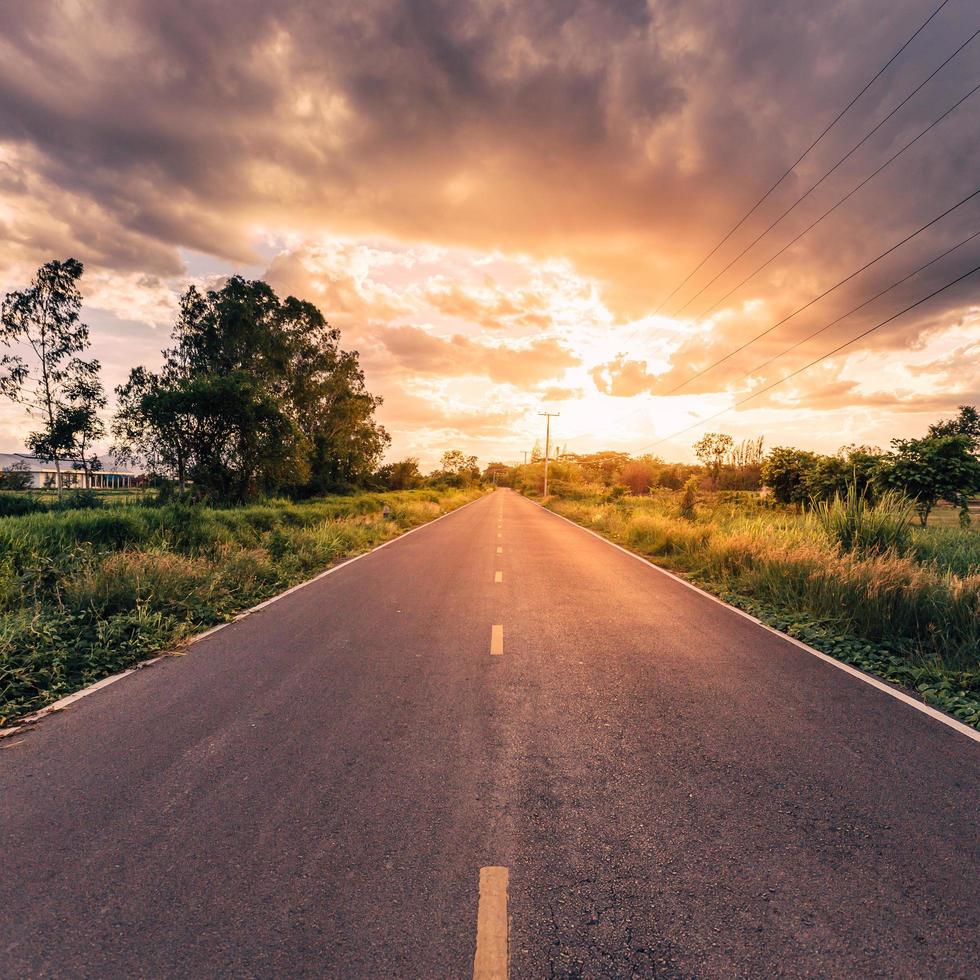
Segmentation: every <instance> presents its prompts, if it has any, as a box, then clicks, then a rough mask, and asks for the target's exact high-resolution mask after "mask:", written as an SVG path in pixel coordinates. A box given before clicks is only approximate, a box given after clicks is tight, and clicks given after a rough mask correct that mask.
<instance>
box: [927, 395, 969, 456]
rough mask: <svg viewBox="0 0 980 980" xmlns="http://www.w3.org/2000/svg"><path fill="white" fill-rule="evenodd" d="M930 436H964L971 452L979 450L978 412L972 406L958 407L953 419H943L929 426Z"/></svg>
mask: <svg viewBox="0 0 980 980" xmlns="http://www.w3.org/2000/svg"><path fill="white" fill-rule="evenodd" d="M929 435H930V436H966V437H967V438H968V439H969V440H970V448H971V449H972V450H973V452H977V451H978V450H980V412H978V411H977V410H976V407H975V406H973V405H960V411H959V414H958V415H957V416H956V418H953V419H943V420H942V421H940V422H934V423H933V424H932V425H930V426H929Z"/></svg>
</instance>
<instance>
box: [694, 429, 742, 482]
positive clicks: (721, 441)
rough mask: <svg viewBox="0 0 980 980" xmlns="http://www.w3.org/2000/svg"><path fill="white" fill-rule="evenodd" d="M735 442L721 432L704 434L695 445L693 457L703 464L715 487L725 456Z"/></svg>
mask: <svg viewBox="0 0 980 980" xmlns="http://www.w3.org/2000/svg"><path fill="white" fill-rule="evenodd" d="M734 444H735V440H734V439H732V437H731V436H729V435H725V434H724V433H723V432H706V433H705V434H704V435H703V436H702V437H701V438H700V439H699V440H698V441H697V442H696V443H695V444H694V455H695V456H697V458H698V459H699V460H701V462H702V463H703V464H704V467H705V469H706V470H707V471H708V473H709V474H710V475H711V479H712V481H713V482H714V484H715V486H717V485H718V476H719V474H720V473H721V466H722V463H724V461H725V456H726V455H728V453H730V452H731V450H732V447H733V446H734Z"/></svg>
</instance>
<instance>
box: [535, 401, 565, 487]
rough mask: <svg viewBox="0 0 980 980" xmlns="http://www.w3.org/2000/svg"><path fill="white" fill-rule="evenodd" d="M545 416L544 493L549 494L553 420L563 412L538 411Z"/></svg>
mask: <svg viewBox="0 0 980 980" xmlns="http://www.w3.org/2000/svg"><path fill="white" fill-rule="evenodd" d="M538 415H543V416H544V417H545V423H544V425H545V428H544V494H543V496H545V497H547V496H548V461H549V459H550V457H551V420H552V419H553V418H557V417H558V416H559V415H561V412H538Z"/></svg>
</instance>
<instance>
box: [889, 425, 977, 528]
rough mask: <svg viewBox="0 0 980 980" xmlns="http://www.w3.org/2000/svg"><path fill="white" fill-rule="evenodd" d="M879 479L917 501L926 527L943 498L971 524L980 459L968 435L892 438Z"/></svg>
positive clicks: (921, 520)
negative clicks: (972, 499)
mask: <svg viewBox="0 0 980 980" xmlns="http://www.w3.org/2000/svg"><path fill="white" fill-rule="evenodd" d="M878 480H879V482H880V483H881V484H882V485H884V486H887V487H892V488H894V489H896V490H900V491H901V492H902V493H904V494H906V495H907V496H908V497H911V498H912V499H913V500H914V501H915V509H916V513H917V514H918V515H919V520H920V522H921V523H922V526H923V527H925V524H926V521H928V519H929V514H930V513H931V512H932V509H933V508H934V507H935V506H936V504H937V503H938V502H939V501H940V500H945V501H946V502H948V503H951V504H953V506H954V507H959V508H960V520H961V522H962V523H963V524H968V523H969V520H970V512H969V505H970V497H971V496H972V495H973V494H975V493H978V492H980V459H978V458H977V455H976V453H975V452H973V449H972V442H971V439H970V437H969V436H968V435H963V434H958V435H944V436H926V437H925V438H924V439H893V440H892V451H891V452H890V453H888V454H887V455H886V456H885V457H884V458H883V460H882V462H881V467H880V469H879V472H878Z"/></svg>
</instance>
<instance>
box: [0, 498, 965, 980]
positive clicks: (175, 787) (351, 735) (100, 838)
mask: <svg viewBox="0 0 980 980" xmlns="http://www.w3.org/2000/svg"><path fill="white" fill-rule="evenodd" d="M498 524H499V527H498ZM498 535H500V536H499V537H498ZM498 548H501V549H502V552H501V553H499V554H498V553H497V550H498ZM498 571H499V572H501V573H502V581H499V582H497V581H495V572H498ZM493 626H500V627H502V630H500V631H497V634H496V635H497V638H498V640H500V641H501V645H502V653H499V654H491V638H492V636H493V633H494V631H492V627H493ZM0 746H2V747H3V748H2V750H0V975H2V976H4V977H14V976H17V977H35V976H72V977H76V976H86V977H117V976H180V977H206V976H258V977H305V976H326V977H371V978H375V977H413V978H430V977H437V978H439V977H471V976H473V958H474V949H475V944H476V938H477V920H478V899H479V896H478V889H479V882H480V869H481V868H488V867H491V866H493V867H499V868H506V869H507V876H508V879H509V887H508V890H507V893H506V900H507V906H506V914H507V919H508V921H509V932H508V934H507V940H508V942H509V957H510V976H511V977H652V976H657V977H733V976H748V977H762V976H766V977H768V976H820V977H838V976H839V977H872V976H882V977H930V978H931V977H970V976H976V971H977V964H978V962H980V928H978V926H980V923H978V906H980V892H978V884H977V880H978V879H977V871H978V860H977V859H978V834H977V814H978V811H980V791H978V786H980V780H978V776H980V766H978V760H980V746H978V745H977V743H975V742H973V741H970V740H969V739H968V738H966V737H965V736H963V735H962V734H959V733H957V732H955V731H952V730H951V729H949V728H948V727H946V726H945V725H943V724H942V723H940V722H938V721H936V720H934V719H932V718H929V717H927V716H925V715H923V714H921V713H920V712H918V711H916V710H915V709H914V708H911V707H910V706H908V705H906V704H903V703H901V702H900V701H897V700H895V699H894V698H891V697H889V696H888V695H886V694H884V693H882V692H881V691H878V690H875V689H874V688H872V687H870V686H868V685H867V684H864V683H862V682H861V681H859V680H857V679H855V678H853V677H851V676H849V675H847V674H845V673H843V672H842V671H840V670H838V669H836V668H835V667H833V666H831V665H828V664H826V663H824V662H823V661H821V660H819V659H817V658H816V657H813V656H811V655H809V654H808V653H806V652H805V651H803V650H800V649H798V648H797V647H794V646H793V645H792V644H790V643H788V642H786V641H784V640H782V639H780V638H779V637H776V636H774V635H772V634H770V633H768V632H767V631H765V630H763V629H761V628H759V627H758V626H756V625H754V624H753V623H751V622H749V621H748V620H746V619H745V618H743V617H740V616H738V615H737V614H735V613H733V612H731V611H730V610H728V609H726V608H725V607H723V606H721V605H719V604H718V603H716V602H713V601H711V600H710V599H708V598H705V597H704V596H701V595H699V594H698V593H696V592H693V591H692V590H690V589H688V588H686V587H685V586H683V585H682V584H679V583H677V582H675V581H673V580H671V579H670V578H668V577H667V576H664V575H662V574H661V573H659V572H657V571H656V570H653V569H651V568H648V567H645V566H644V565H643V564H642V563H640V562H638V561H636V560H635V559H633V558H630V557H628V556H627V555H624V554H623V553H621V552H620V551H617V550H616V549H615V548H613V547H610V546H609V545H608V544H605V543H604V542H602V541H599V540H597V539H596V538H594V537H592V536H590V535H588V534H587V533H585V532H584V531H582V530H580V529H577V528H575V527H572V526H570V525H569V524H567V523H565V522H563V521H561V520H559V519H558V518H556V517H554V516H553V515H551V514H548V513H546V512H545V511H543V510H541V509H540V508H539V507H537V506H536V505H534V504H532V503H530V502H529V501H526V500H523V499H521V498H519V497H518V496H516V495H515V494H513V493H510V492H508V491H499V492H497V493H495V494H492V495H490V496H488V497H485V498H483V499H481V500H479V501H478V502H477V503H475V504H473V505H471V506H469V507H466V508H464V509H462V510H460V511H458V512H456V513H454V514H452V515H450V516H448V517H446V518H444V519H443V520H440V521H438V522H437V523H435V524H433V525H431V526H429V527H426V528H424V529H422V530H420V531H418V532H416V533H413V534H410V535H408V536H406V537H405V538H403V539H400V540H399V541H397V542H396V543H394V544H392V545H391V546H389V547H386V548H384V549H383V550H381V551H377V552H375V553H373V554H371V555H368V556H367V557H365V558H363V559H362V560H360V561H357V562H354V563H353V564H350V565H348V566H346V567H344V568H342V569H340V570H339V571H337V572H336V573H335V574H332V575H329V576H326V577H324V578H321V579H319V580H318V581H316V582H315V583H313V584H312V585H309V586H308V587H306V588H303V589H301V590H299V591H296V592H293V593H291V594H290V595H288V596H286V597H284V598H283V599H281V600H279V601H278V602H275V603H273V604H272V605H270V606H267V607H266V608H264V609H263V610H261V611H259V612H257V613H255V614H254V615H252V616H249V617H248V618H246V619H244V620H241V621H239V622H237V623H235V624H233V625H231V626H229V627H227V628H225V629H223V630H221V631H220V632H218V633H215V634H214V635H212V636H210V637H208V638H207V639H205V640H203V641H202V642H200V643H199V644H197V645H195V646H194V647H193V648H192V649H191V651H190V652H189V653H188V655H187V656H184V657H175V658H167V659H165V660H164V661H162V662H160V663H158V664H156V665H153V666H151V667H149V668H147V669H145V670H141V671H138V672H136V673H134V674H132V675H130V676H129V677H126V678H125V679H123V680H121V681H119V682H118V683H115V684H112V685H110V686H108V687H106V688H104V689H102V690H100V691H98V692H96V693H94V694H92V695H91V696H89V697H86V698H84V699H82V700H80V701H78V702H77V703H76V704H74V705H72V706H71V707H70V708H69V709H68V710H66V711H64V712H62V713H59V714H55V715H53V716H51V717H49V718H47V719H45V720H44V721H43V722H42V723H41V724H39V725H38V726H37V727H36V728H35V729H34V730H32V731H29V732H27V733H26V734H23V735H22V736H21V735H18V736H16V737H14V738H9V739H6V740H3V741H0ZM502 894H503V893H502V892H500V893H499V894H498V895H497V900H498V901H502V898H501V896H502ZM493 907H494V906H493V902H492V901H491V898H490V897H487V899H486V917H487V921H490V920H491V919H492V917H493ZM483 919H484V916H483V910H482V909H481V922H482V921H483ZM498 925H500V923H499V922H498ZM488 935H489V938H488V939H487V943H488V945H487V946H486V947H485V949H484V952H485V953H486V952H487V951H488V950H489V953H491V954H492V952H493V950H492V949H491V948H490V945H489V944H490V943H491V941H492V938H493V937H492V935H490V934H488ZM485 938H486V937H485ZM490 962H491V963H492V955H491V959H490ZM487 975H492V972H491V974H487Z"/></svg>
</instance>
